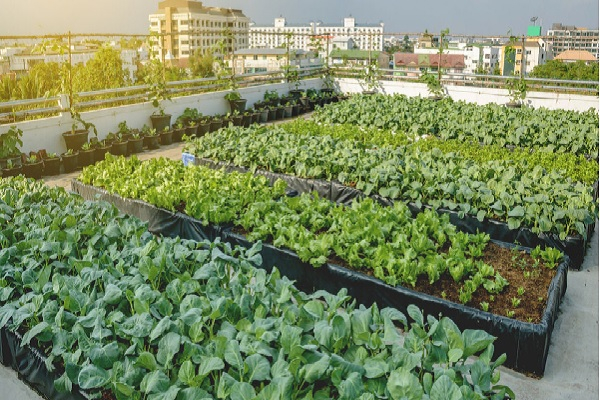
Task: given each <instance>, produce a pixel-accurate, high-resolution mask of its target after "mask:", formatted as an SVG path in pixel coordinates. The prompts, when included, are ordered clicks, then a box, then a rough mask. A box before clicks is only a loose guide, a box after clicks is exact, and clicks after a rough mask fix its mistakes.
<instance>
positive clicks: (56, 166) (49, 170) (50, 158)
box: [40, 150, 60, 176]
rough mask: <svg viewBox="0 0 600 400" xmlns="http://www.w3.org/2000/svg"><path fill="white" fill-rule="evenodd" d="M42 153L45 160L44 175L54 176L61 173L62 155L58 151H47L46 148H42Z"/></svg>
mask: <svg viewBox="0 0 600 400" xmlns="http://www.w3.org/2000/svg"><path fill="white" fill-rule="evenodd" d="M40 155H41V157H42V160H43V161H44V175H46V176H54V175H58V174H60V157H59V156H58V154H56V153H46V150H40Z"/></svg>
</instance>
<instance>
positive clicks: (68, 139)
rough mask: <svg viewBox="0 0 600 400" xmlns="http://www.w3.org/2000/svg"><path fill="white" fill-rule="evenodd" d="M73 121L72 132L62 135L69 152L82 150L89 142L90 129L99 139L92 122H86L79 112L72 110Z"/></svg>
mask: <svg viewBox="0 0 600 400" xmlns="http://www.w3.org/2000/svg"><path fill="white" fill-rule="evenodd" d="M71 119H72V120H73V123H72V124H71V130H70V131H66V132H63V134H62V137H63V139H64V141H65V145H66V146H67V150H69V149H73V150H79V149H81V147H82V146H83V144H84V143H86V142H87V141H88V136H89V133H90V129H92V130H93V131H94V136H96V137H98V131H97V130H96V125H94V124H92V123H91V122H87V121H84V120H83V118H81V115H80V114H79V113H78V112H76V111H73V110H71Z"/></svg>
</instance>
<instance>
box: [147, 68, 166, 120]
mask: <svg viewBox="0 0 600 400" xmlns="http://www.w3.org/2000/svg"><path fill="white" fill-rule="evenodd" d="M146 70H147V72H148V73H147V74H146V76H145V78H144V80H145V82H146V84H147V85H149V88H148V97H149V100H150V101H151V102H152V106H153V107H154V108H155V110H154V112H153V113H152V115H151V116H150V121H151V122H152V127H153V128H154V129H156V132H162V131H163V129H164V128H165V126H170V125H171V114H166V113H165V109H164V107H163V105H162V103H163V101H164V100H171V94H170V92H169V89H168V88H167V83H166V80H165V74H164V65H163V63H162V62H160V61H159V60H157V59H152V60H150V62H149V63H148V64H147V68H146Z"/></svg>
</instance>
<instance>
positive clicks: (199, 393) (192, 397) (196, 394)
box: [177, 387, 214, 400]
mask: <svg viewBox="0 0 600 400" xmlns="http://www.w3.org/2000/svg"><path fill="white" fill-rule="evenodd" d="M213 399H214V397H213V396H212V395H210V394H208V392H206V391H205V390H202V389H200V388H195V387H190V388H185V389H183V390H180V391H179V393H178V394H177V400H213Z"/></svg>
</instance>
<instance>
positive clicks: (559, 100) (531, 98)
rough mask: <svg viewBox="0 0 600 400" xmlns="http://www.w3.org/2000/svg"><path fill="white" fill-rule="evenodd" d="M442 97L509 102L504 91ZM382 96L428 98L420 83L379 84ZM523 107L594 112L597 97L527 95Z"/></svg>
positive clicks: (452, 91)
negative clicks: (592, 110)
mask: <svg viewBox="0 0 600 400" xmlns="http://www.w3.org/2000/svg"><path fill="white" fill-rule="evenodd" d="M336 83H337V86H338V88H339V90H340V91H342V92H344V93H360V92H362V91H363V87H362V86H361V84H360V81H359V80H357V79H349V78H345V79H339V80H337V82H336ZM445 89H446V93H447V94H448V95H449V96H450V97H452V99H453V100H456V101H459V100H462V101H466V102H468V103H476V104H480V105H484V104H489V103H496V104H506V103H508V101H509V97H508V91H507V90H506V89H491V88H481V87H474V86H451V85H446V86H445ZM378 92H379V93H385V94H402V95H405V96H408V97H415V96H421V97H428V96H429V92H428V91H427V86H426V85H425V84H423V83H417V82H407V81H395V82H392V81H382V83H381V86H380V88H379V90H378ZM525 103H526V104H527V105H528V106H529V107H534V108H540V107H545V108H548V109H563V110H573V111H587V110H589V109H590V108H593V109H595V110H596V111H597V110H598V96H586V95H578V94H565V93H552V92H531V91H530V92H528V93H527V97H526V98H525Z"/></svg>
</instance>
